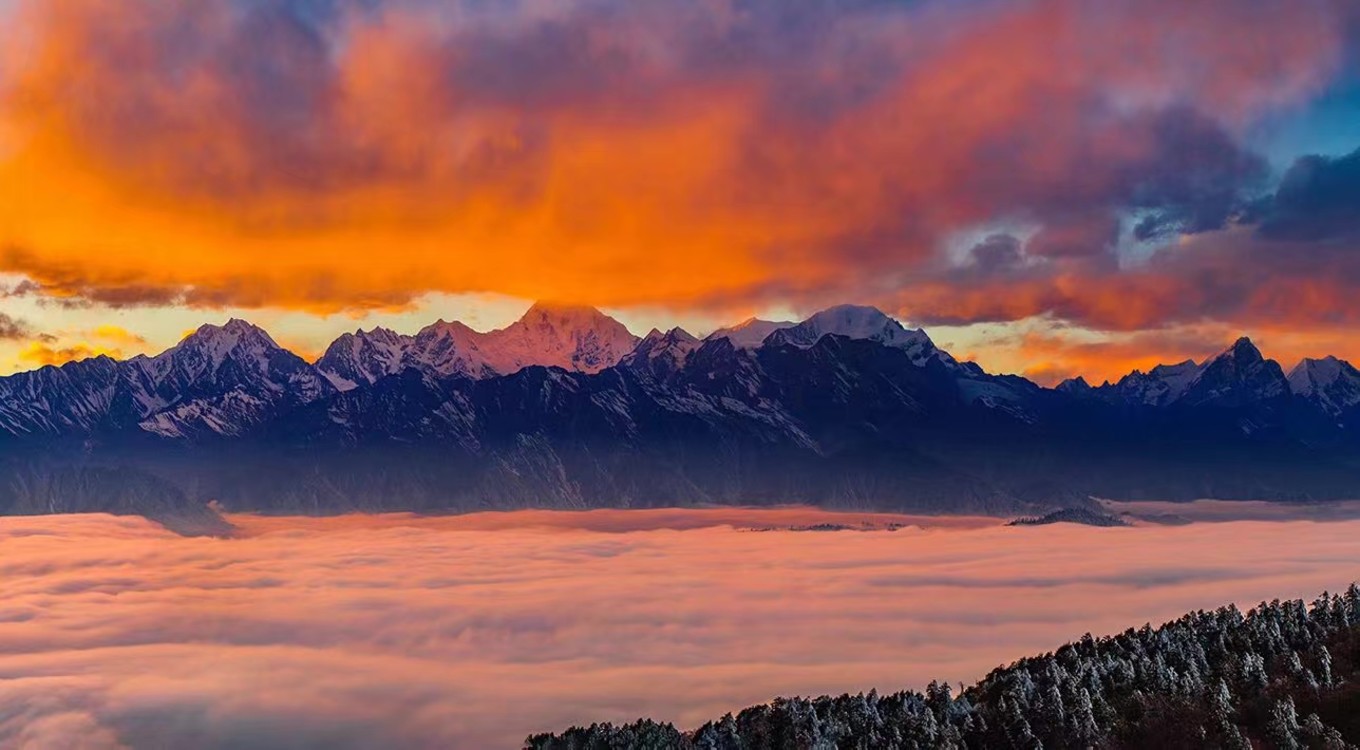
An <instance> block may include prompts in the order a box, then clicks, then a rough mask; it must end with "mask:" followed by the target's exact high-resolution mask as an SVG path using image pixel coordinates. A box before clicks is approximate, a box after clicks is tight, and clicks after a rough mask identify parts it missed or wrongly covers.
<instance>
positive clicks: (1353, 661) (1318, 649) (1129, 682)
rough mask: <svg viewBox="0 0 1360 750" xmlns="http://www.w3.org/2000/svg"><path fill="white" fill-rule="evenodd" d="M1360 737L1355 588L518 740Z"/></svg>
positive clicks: (709, 749) (702, 746) (693, 748)
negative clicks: (895, 678) (971, 677)
mask: <svg viewBox="0 0 1360 750" xmlns="http://www.w3.org/2000/svg"><path fill="white" fill-rule="evenodd" d="M1358 742H1360V587H1357V586H1356V584H1351V586H1350V587H1349V588H1348V589H1347V590H1346V591H1345V592H1344V593H1342V594H1337V595H1333V594H1327V593H1323V594H1322V595H1321V596H1319V597H1318V598H1317V599H1315V600H1314V601H1313V602H1312V603H1311V604H1305V602H1303V601H1302V600H1290V601H1283V602H1282V601H1279V600H1276V601H1272V602H1261V603H1260V604H1259V605H1257V606H1256V607H1254V608H1252V609H1251V610H1250V611H1249V612H1247V613H1245V614H1243V613H1242V612H1241V611H1240V610H1239V609H1238V608H1237V607H1236V606H1234V605H1228V606H1226V607H1221V608H1219V609H1216V610H1213V611H1210V612H1206V611H1203V610H1200V611H1196V612H1191V613H1189V614H1186V615H1184V616H1182V617H1180V618H1179V619H1177V620H1174V621H1172V622H1168V623H1166V624H1164V625H1162V626H1161V627H1158V628H1153V627H1151V626H1150V625H1144V626H1143V627H1141V628H1137V629H1133V628H1131V629H1129V630H1126V631H1124V632H1123V633H1120V634H1118V635H1113V636H1108V637H1103V638H1095V637H1092V636H1091V635H1090V634H1087V635H1085V636H1083V637H1082V638H1081V639H1080V640H1078V641H1075V642H1072V643H1068V644H1066V645H1064V646H1062V647H1061V648H1059V649H1057V650H1056V651H1054V652H1052V653H1047V654H1043V655H1040V656H1034V657H1029V658H1025V659H1021V660H1019V661H1017V662H1015V663H1014V664H1011V665H1009V666H1004V667H999V668H997V669H995V670H993V671H992V672H991V673H990V674H988V675H987V676H986V677H985V678H983V679H982V680H981V681H979V682H978V683H977V684H975V685H973V686H972V687H969V688H966V689H964V690H962V691H961V692H960V693H959V694H958V695H955V694H954V693H953V691H952V690H951V689H950V687H949V685H948V684H945V683H941V682H932V683H930V685H929V686H927V687H926V689H925V692H914V691H903V692H899V693H893V694H890V695H880V694H878V693H877V692H876V691H870V692H868V693H860V694H858V695H849V694H846V695H840V696H835V697H831V696H822V697H818V698H801V697H794V698H777V699H775V700H773V701H771V702H770V703H767V704H763V705H758V706H752V707H750V708H747V709H744V710H742V711H741V712H739V713H737V714H736V715H735V716H734V715H732V714H728V715H726V716H723V717H722V718H721V719H718V720H716V721H710V722H708V723H706V724H704V725H703V726H701V727H699V728H698V729H695V730H692V731H681V730H679V729H677V728H676V727H674V726H673V725H671V724H667V723H659V722H655V721H652V720H650V719H640V720H638V721H636V722H633V723H631V724H623V725H613V724H608V723H602V724H592V725H591V726H588V727H572V728H570V729H568V730H566V731H565V732H562V733H561V734H540V735H534V736H530V737H529V738H528V739H526V740H525V748H526V750H625V749H627V750H633V749H635V748H636V749H642V750H767V749H768V750H774V749H776V748H779V749H783V748H795V749H797V750H832V749H836V750H842V749H851V748H853V749H855V750H870V749H871V748H872V749H874V750H878V749H879V748H888V749H897V748H900V749H903V750H905V749H908V748H948V749H951V750H963V749H965V748H967V749H969V750H972V749H975V748H1015V749H1016V750H1040V749H1041V748H1147V747H1157V748H1168V749H1174V748H1223V749H1225V750H1250V749H1251V748H1280V749H1281V750H1302V749H1303V748H1309V749H1310V750H1312V749H1317V750H1341V749H1342V748H1353V747H1356V743H1358Z"/></svg>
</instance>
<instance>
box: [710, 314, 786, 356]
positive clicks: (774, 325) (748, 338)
mask: <svg viewBox="0 0 1360 750" xmlns="http://www.w3.org/2000/svg"><path fill="white" fill-rule="evenodd" d="M796 325H798V324H797V323H794V322H792V321H785V320H761V319H759V318H747V319H746V320H743V321H742V322H740V323H737V324H736V325H733V326H728V327H726V328H719V329H718V330H716V331H714V332H713V333H710V334H708V336H706V337H704V338H705V340H708V341H712V340H716V339H727V340H728V341H731V342H732V345H733V346H735V347H736V348H738V349H754V348H756V347H758V346H760V345H761V344H762V343H764V342H765V339H766V338H768V337H769V335H770V334H772V333H774V332H775V331H778V330H781V329H784V328H792V327H794V326H796Z"/></svg>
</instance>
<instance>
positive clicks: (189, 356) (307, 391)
mask: <svg viewBox="0 0 1360 750" xmlns="http://www.w3.org/2000/svg"><path fill="white" fill-rule="evenodd" d="M334 392H335V389H334V387H333V386H331V384H330V383H329V382H328V381H327V380H326V379H325V378H324V377H322V376H321V374H320V373H319V372H317V371H316V370H315V369H314V368H313V367H312V366H311V365H308V364H307V363H306V362H305V361H303V360H302V359H301V358H299V357H298V356H297V355H295V354H293V353H291V352H288V351H286V350H284V349H282V348H281V347H279V346H278V345H277V344H275V343H274V341H273V339H271V338H269V335H268V334H266V333H265V332H264V331H262V330H260V329H259V328H256V327H255V326H253V325H250V324H249V323H246V322H244V321H240V320H232V321H230V322H228V323H227V324H226V325H224V326H220V327H218V326H203V327H201V328H199V329H198V330H197V331H195V332H194V333H193V334H190V335H189V336H188V337H186V338H185V339H184V340H183V341H182V342H180V344H179V345H177V346H175V347H174V348H172V349H169V350H167V351H165V352H163V353H161V354H159V355H157V356H155V357H145V356H139V357H134V358H132V359H129V360H127V361H126V362H117V361H114V360H112V359H109V358H107V357H99V358H96V359H93V360H87V361H83V362H72V363H68V364H66V365H63V366H61V367H45V368H42V369H41V370H36V371H34V372H31V373H21V374H19V375H16V376H12V377H10V378H3V379H0V425H2V426H3V427H4V428H5V431H6V432H8V433H9V434H11V435H15V436H22V435H46V436H49V437H82V436H87V435H90V434H93V433H99V432H109V431H113V432H116V431H118V430H120V429H126V428H129V427H132V426H134V425H135V426H136V427H138V428H139V429H141V430H142V431H145V432H148V433H152V434H156V435H161V436H164V437H172V438H183V437H191V436H195V435H224V436H238V435H242V434H245V433H246V432H248V431H249V430H250V428H251V427H252V426H255V425H258V424H261V423H262V422H263V421H265V420H267V419H270V418H272V417H274V416H276V415H277V414H278V412H279V410H280V409H281V408H284V407H287V406H293V405H297V404H302V403H308V402H311V401H315V400H318V399H322V398H325V397H327V396H330V395H331V394H333V393H334Z"/></svg>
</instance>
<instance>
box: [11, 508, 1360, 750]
mask: <svg viewBox="0 0 1360 750" xmlns="http://www.w3.org/2000/svg"><path fill="white" fill-rule="evenodd" d="M1222 505H1225V506H1227V505H1231V506H1233V509H1234V510H1242V509H1250V508H1251V506H1255V505H1263V504H1252V503H1224V504H1222ZM1187 507H1188V506H1186V505H1185V504H1180V505H1178V507H1177V512H1189V511H1188V510H1187ZM1274 510H1276V511H1277V513H1287V512H1288V511H1289V510H1290V509H1289V508H1285V507H1284V506H1282V505H1279V504H1275V505H1274ZM1257 512H1260V511H1259V509H1258V510H1257ZM743 514H744V515H743ZM859 520H860V519H858V518H848V517H845V516H839V515H836V514H832V513H828V512H825V511H815V510H810V509H801V510H799V509H787V510H764V511H752V510H740V509H724V510H712V511H704V510H693V509H690V510H662V511H650V510H627V511H608V510H606V511H593V512H586V513H560V512H559V513H554V512H543V511H529V512H522V513H488V514H473V515H463V516H446V517H413V516H362V517H361V516H339V517H330V518H302V517H272V518H271V517H255V516H233V517H232V521H233V522H235V523H237V524H238V525H239V526H240V528H241V536H240V537H239V538H233V539H211V538H192V539H190V538H183V537H176V536H174V535H172V534H170V533H169V532H166V531H164V530H163V529H161V528H159V527H156V526H154V525H152V524H150V523H149V522H147V521H145V520H144V519H140V518H135V517H116V516H107V515H58V516H36V517H27V518H10V519H6V523H5V524H4V525H3V526H0V545H3V547H4V549H5V550H6V554H5V555H4V556H3V558H0V744H2V745H4V746H6V747H35V748H49V747H72V745H71V742H70V741H71V739H72V738H73V737H78V738H80V740H81V742H80V744H79V746H80V747H81V748H86V749H88V750H126V748H133V747H195V748H208V749H221V750H225V749H226V748H258V749H261V750H268V749H269V748H298V747H327V748H364V747H470V748H493V747H519V744H518V743H520V742H521V741H522V740H523V738H524V736H525V735H527V734H529V733H530V732H541V731H552V730H562V729H565V728H566V727H567V726H570V725H572V724H589V723H590V722H592V721H614V722H619V721H632V720H634V719H636V718H638V717H640V716H651V717H653V718H656V719H658V720H664V721H673V722H676V723H677V724H679V725H680V726H682V727H686V728H694V727H697V726H698V725H700V724H702V723H703V722H704V721H706V720H708V719H715V718H718V717H720V716H722V714H724V713H726V712H728V711H736V710H738V709H740V708H743V707H745V706H749V705H754V704H757V703H762V702H765V701H768V700H770V699H772V698H773V697H775V696H777V695H819V694H823V693H832V694H839V693H842V692H852V693H858V692H860V691H867V690H869V689H870V688H877V689H878V690H879V692H880V693H886V692H893V691H897V690H904V689H915V690H921V689H923V688H924V687H925V685H926V684H927V683H928V682H929V681H930V680H937V679H938V680H945V681H948V682H950V683H951V684H954V685H957V684H958V682H965V683H972V682H974V681H976V680H977V679H979V678H981V677H983V676H984V675H985V674H987V672H989V671H990V670H991V669H992V668H994V667H997V666H1000V665H1002V664H1008V663H1010V662H1012V661H1014V660H1016V659H1019V658H1021V657H1023V656H1030V655H1036V654H1040V653H1045V652H1049V651H1051V650H1053V649H1055V648H1057V647H1058V646H1059V645H1061V644H1063V643H1066V642H1069V641H1073V640H1077V639H1080V638H1081V636H1082V635H1083V634H1084V633H1087V632H1091V633H1093V634H1096V635H1108V634H1114V633H1120V632H1123V631H1124V630H1125V629H1126V628H1129V627H1138V626H1140V625H1142V624H1143V623H1145V622H1151V623H1153V624H1154V625H1155V624H1160V623H1162V622H1165V621H1167V620H1170V619H1175V618H1177V617H1179V616H1180V615H1182V614H1183V613H1185V612H1188V611H1192V610H1197V609H1207V608H1213V607H1218V606H1222V605H1225V604H1227V603H1235V604H1237V605H1239V607H1241V608H1242V609H1243V611H1246V610H1247V609H1249V608H1250V607H1251V606H1253V605H1255V604H1256V603H1258V602H1260V601H1265V600H1272V599H1276V598H1292V597H1298V598H1303V599H1305V600H1306V601H1311V600H1312V598H1314V597H1316V596H1317V595H1318V594H1320V593H1322V592H1323V591H1324V590H1330V591H1338V590H1342V589H1344V587H1345V586H1346V585H1348V584H1349V583H1350V581H1349V579H1347V578H1344V577H1340V576H1344V575H1348V574H1351V573H1353V571H1354V568H1353V567H1351V566H1350V565H1349V563H1351V562H1353V561H1354V560H1355V558H1356V553H1357V551H1358V549H1357V548H1358V547H1360V534H1358V533H1357V532H1360V521H1354V520H1349V521H1336V522H1329V523H1315V522H1312V521H1290V520H1288V519H1280V520H1275V521H1240V520H1239V521H1227V522H1226V523H1195V524H1191V525H1188V526H1172V527H1168V526H1160V527H1157V526H1146V527H1135V528H1112V529H1100V528H1092V527H1088V526H1078V525H1073V524H1056V525H1052V526H1043V527H1005V526H1001V525H1000V523H1001V522H1000V521H999V520H998V519H977V518H971V519H970V518H967V517H954V518H948V519H944V518H936V519H929V520H928V521H926V523H927V524H929V526H928V527H927V528H920V527H907V528H901V529H898V530H896V531H887V530H876V531H864V532H860V531H841V532H796V531H779V530H775V531H763V532H754V531H749V530H743V529H744V528H745V527H747V526H752V527H755V528H767V527H771V526H773V527H776V528H778V527H787V526H789V525H798V524H808V523H817V522H828V521H829V522H842V523H850V524H855V523H858V522H859ZM879 520H880V522H881V520H883V519H879ZM898 520H902V521H908V522H916V523H920V522H921V521H922V519H920V518H916V519H912V518H902V519H898ZM880 528H882V527H881V525H880ZM490 530H494V531H495V533H485V532H486V531H490ZM733 571H741V573H742V574H741V575H733ZM115 602H116V604H115Z"/></svg>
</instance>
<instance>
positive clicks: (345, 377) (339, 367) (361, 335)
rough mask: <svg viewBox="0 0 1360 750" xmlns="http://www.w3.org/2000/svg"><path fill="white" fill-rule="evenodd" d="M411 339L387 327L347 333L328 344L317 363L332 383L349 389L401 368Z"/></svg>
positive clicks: (393, 372)
mask: <svg viewBox="0 0 1360 750" xmlns="http://www.w3.org/2000/svg"><path fill="white" fill-rule="evenodd" d="M408 341H409V338H408V337H406V336H402V335H401V334H398V333H396V332H395V331H390V330H388V329H386V328H374V329H373V330H371V331H362V330H361V331H355V332H354V333H346V334H344V335H343V336H341V337H340V338H338V339H336V340H335V341H333V342H332V343H331V345H330V346H329V347H327V349H326V353H325V354H323V355H322V356H321V359H319V360H317V362H316V366H317V369H319V370H320V371H321V373H322V374H323V375H325V376H326V379H327V380H329V381H330V382H331V384H332V385H334V386H335V387H336V388H337V389H339V390H342V391H347V390H350V389H352V388H355V387H356V386H358V385H361V384H365V385H367V384H372V383H374V382H376V381H378V380H379V379H381V378H385V377H387V376H388V375H395V374H397V373H398V372H400V371H401V370H402V368H403V367H404V366H405V365H406V363H405V357H406V348H407V344H408Z"/></svg>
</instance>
